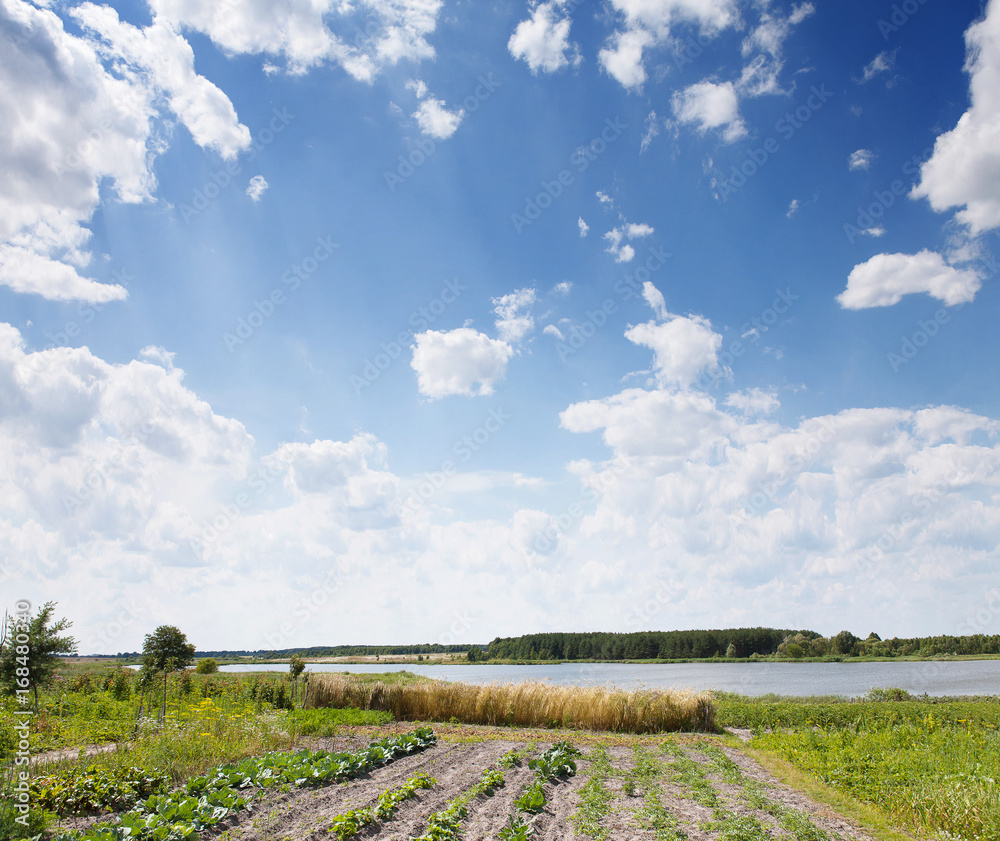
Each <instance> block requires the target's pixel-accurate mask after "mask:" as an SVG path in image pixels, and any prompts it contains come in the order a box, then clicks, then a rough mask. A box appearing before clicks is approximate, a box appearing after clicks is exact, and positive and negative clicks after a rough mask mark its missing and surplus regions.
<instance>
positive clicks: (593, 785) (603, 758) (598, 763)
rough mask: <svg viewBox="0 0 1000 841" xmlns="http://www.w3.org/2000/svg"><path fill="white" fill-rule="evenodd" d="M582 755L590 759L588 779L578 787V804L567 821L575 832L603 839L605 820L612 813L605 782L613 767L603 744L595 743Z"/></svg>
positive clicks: (609, 794)
mask: <svg viewBox="0 0 1000 841" xmlns="http://www.w3.org/2000/svg"><path fill="white" fill-rule="evenodd" d="M585 759H588V760H589V761H590V768H589V769H588V770H587V771H585V772H584V773H586V774H587V776H588V777H589V779H588V780H587V782H586V783H585V784H584V786H583V788H581V789H580V805H579V807H578V808H577V810H576V812H574V813H573V816H572V817H571V818H570V822H571V823H572V824H573V828H574V829H575V830H576V832H577V833H578V834H580V835H586V836H588V837H590V838H592V839H593V841H605V839H606V838H607V837H608V835H609V834H610V833H611V830H610V828H609V827H607V826H606V825H605V824H604V821H605V819H606V818H607V817H608V815H610V814H611V804H612V803H613V802H614V799H615V796H614V795H613V794H612V793H611V791H610V789H608V785H607V782H608V778H609V777H610V776H611V775H612V774H613V773H614V768H613V767H612V765H611V758H610V757H609V756H608V751H607V749H606V748H605V747H604V746H603V745H598V746H597V747H595V748H594V749H593V750H592V751H591V752H590V753H589V754H588V755H587V756H586V757H585Z"/></svg>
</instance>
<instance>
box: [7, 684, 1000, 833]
mask: <svg viewBox="0 0 1000 841" xmlns="http://www.w3.org/2000/svg"><path fill="white" fill-rule="evenodd" d="M312 680H313V685H312V686H311V687H310V691H309V695H308V707H309V708H307V709H301V708H300V707H301V704H302V701H303V694H304V693H303V691H302V687H301V686H295V685H292V684H290V683H289V682H288V681H287V679H285V677H284V676H282V675H275V674H273V673H271V674H266V675H245V676H233V675H226V676H220V675H197V674H195V675H192V674H188V675H184V676H175V677H174V678H172V679H171V683H170V692H169V698H168V707H167V720H166V723H165V724H159V723H158V722H157V721H156V720H155V718H154V716H155V714H156V711H157V708H158V700H157V698H156V693H155V692H153V693H150V694H149V695H147V696H145V697H143V696H142V695H141V694H140V695H138V696H137V695H136V693H135V689H136V687H135V686H134V685H133V684H134V683H135V676H134V675H128V674H123V673H122V672H121V671H118V670H110V671H108V670H105V671H104V672H101V671H97V672H89V673H88V672H87V671H81V670H77V671H76V672H75V673H70V674H67V675H66V676H65V677H64V678H63V679H62V680H61V681H60V682H59V684H58V685H57V686H55V687H53V689H52V690H50V691H47V692H46V693H44V695H43V699H42V707H41V710H40V712H39V714H38V715H36V716H35V717H34V719H33V730H32V733H31V737H30V741H31V747H32V753H33V754H36V764H35V765H34V766H33V767H32V771H31V792H30V799H31V803H32V805H33V806H34V811H33V813H32V816H33V819H34V821H35V824H34V828H33V830H32V832H31V833H24V835H25V836H26V837H27V836H30V835H31V834H37V833H39V832H40V831H42V830H43V824H44V823H47V828H46V829H45V830H44V831H45V832H46V835H45V836H44V837H47V838H53V839H59V840H60V841H71V839H83V841H111V839H115V841H117V839H121V838H125V837H129V838H143V837H149V838H160V839H169V840H170V841H173V839H182V838H210V837H219V838H225V839H269V841H270V839H275V841H277V839H285V838H288V839H299V838H314V839H319V838H327V839H328V838H336V839H342V838H350V837H354V836H357V837H359V838H385V839H389V838H399V839H407V838H410V837H413V838H421V839H425V841H434V840H435V839H437V840H438V841H441V839H452V838H458V837H461V838H464V839H477V838H483V839H486V838H490V839H497V838H499V839H514V841H516V839H528V838H532V839H536V841H537V839H563V838H565V839H570V838H583V839H593V841H618V839H652V841H660V839H668V840H669V841H678V839H685V838H687V839H706V841H708V840H709V839H710V840H711V841H715V839H719V841H763V839H771V838H776V839H802V841H825V839H829V841H837V839H841V841H850V840H851V839H879V841H881V840H882V839H905V838H941V839H944V838H950V839H968V841H972V839H1000V789H998V784H997V780H1000V742H998V731H997V727H998V725H1000V702H998V700H997V699H993V698H989V699H964V700H950V701H947V700H939V699H926V698H924V699H913V698H908V697H907V696H906V695H905V693H901V692H899V691H896V690H883V691H879V692H876V693H874V694H873V696H872V697H870V698H869V699H867V700H864V701H861V702H846V701H844V700H842V699H837V698H816V699H787V698H763V699H750V698H742V697H739V696H734V695H723V694H719V695H716V696H715V697H708V696H706V695H705V694H704V693H676V694H672V693H623V692H611V691H607V690H594V689H588V690H572V689H569V688H566V687H553V686H550V685H546V684H524V685H520V686H516V687H510V686H508V687H500V686H496V687H470V686H464V685H456V684H441V683H440V682H433V681H426V680H422V679H419V678H416V677H415V676H413V675H407V674H405V673H393V674H392V675H391V676H389V675H371V676H365V677H359V676H353V677H350V678H347V677H345V676H339V675H338V676H329V677H326V678H324V679H323V680H320V681H317V680H316V676H313V679H312ZM126 684H127V685H126ZM328 703H329V704H333V705H334V706H333V707H327V706H325V705H326V704H328ZM4 704H5V706H3V707H2V708H0V725H3V729H2V730H0V732H2V733H4V734H7V733H8V732H9V730H10V726H9V725H10V715H11V711H12V708H11V706H10V704H8V703H7V702H6V701H5V702H4ZM348 704H352V705H354V707H362V708H361V709H358V708H347V709H341V708H338V707H342V706H347V705H348ZM317 705H318V706H317ZM140 707H141V709H142V712H143V715H142V716H140V717H137V713H138V712H139V709H140ZM706 710H707V712H706ZM515 711H516V715H515ZM658 716H659V717H658ZM525 722H533V723H525ZM723 728H728V729H729V730H730V731H731V732H723ZM692 730H701V731H702V732H684V731H692ZM705 730H710V731H714V732H704V731H705ZM665 731H671V732H665ZM102 746H103V748H104V749H105V750H104V752H97V751H99V750H100V748H101V747H102ZM11 755H12V744H11V743H10V741H9V740H8V741H6V742H3V741H0V759H2V758H4V757H7V758H8V759H9V758H10V756H11ZM39 755H40V756H39ZM39 760H40V761H39ZM788 782H791V783H792V784H793V785H794V787H790V786H789V785H788V784H787V783H788ZM4 783H5V780H4V779H3V774H2V773H0V786H2V785H4ZM806 791H807V792H808V794H805V793H803V792H806ZM9 818H10V813H9V812H8V815H7V823H6V824H5V823H4V818H3V817H2V812H0V837H8V836H11V837H14V836H15V833H16V832H18V831H20V830H21V829H22V828H20V827H17V826H14V825H12V824H11V823H10V820H9ZM102 822H103V824H105V828H103V829H101V828H96V829H95V828H93V827H94V826H95V825H100V824H101V823H102Z"/></svg>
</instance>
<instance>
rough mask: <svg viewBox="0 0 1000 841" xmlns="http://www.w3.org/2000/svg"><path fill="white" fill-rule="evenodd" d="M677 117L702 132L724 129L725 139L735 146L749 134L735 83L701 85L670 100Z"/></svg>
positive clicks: (675, 95) (685, 89)
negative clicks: (741, 113)
mask: <svg viewBox="0 0 1000 841" xmlns="http://www.w3.org/2000/svg"><path fill="white" fill-rule="evenodd" d="M670 105H671V107H672V108H673V111H674V116H675V117H676V118H677V119H678V120H679V121H680V122H681V123H684V124H686V125H689V124H694V125H695V128H696V129H697V130H698V132H699V133H701V134H704V133H705V132H707V131H709V130H710V129H722V139H723V141H724V142H726V143H734V142H735V141H737V140H739V139H740V138H741V137H745V136H746V134H747V129H746V125H745V124H744V123H743V119H742V118H741V117H740V100H739V96H737V94H736V88H735V87H734V86H733V83H732V82H723V83H720V84H716V83H715V82H698V83H696V84H693V85H690V86H688V87H686V88H684V90H682V91H677V92H675V93H674V95H673V97H672V98H671V101H670Z"/></svg>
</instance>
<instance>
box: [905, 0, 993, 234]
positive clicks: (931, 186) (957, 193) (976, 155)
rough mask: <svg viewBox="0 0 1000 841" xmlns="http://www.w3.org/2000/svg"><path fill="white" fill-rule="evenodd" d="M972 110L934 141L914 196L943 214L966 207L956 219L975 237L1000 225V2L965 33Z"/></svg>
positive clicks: (966, 63) (912, 193)
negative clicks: (922, 199) (926, 201)
mask: <svg viewBox="0 0 1000 841" xmlns="http://www.w3.org/2000/svg"><path fill="white" fill-rule="evenodd" d="M965 43H966V48H967V51H968V53H967V58H966V62H965V69H966V72H968V73H969V75H970V77H971V79H970V83H969V91H970V98H971V100H972V102H971V105H970V106H969V109H968V110H967V111H966V112H965V113H964V114H963V115H962V116H961V118H960V119H959V121H958V124H957V125H956V126H955V128H953V129H952V130H951V131H949V132H946V133H945V134H942V135H941V136H940V137H938V139H937V141H936V142H935V143H934V153H933V155H932V156H931V158H930V160H928V161H927V162H926V163H924V165H923V166H922V167H921V169H920V183H919V184H917V185H916V186H915V187H914V188H913V191H912V192H911V193H910V196H911V198H925V199H927V200H928V201H929V202H930V205H931V207H933V208H934V210H936V211H938V212H939V213H941V212H944V211H946V210H950V209H951V208H955V207H958V208H962V209H961V210H959V211H958V212H957V213H956V214H955V218H956V219H957V220H958V221H959V222H960V223H961V224H962V225H965V226H966V227H967V228H968V229H969V231H970V232H971V233H972V234H973V235H974V236H975V235H979V234H981V233H983V232H984V231H989V230H992V229H994V228H997V227H1000V2H997V0H991V2H990V3H989V4H988V5H987V7H986V14H985V16H984V18H983V19H982V20H980V21H978V22H977V23H974V24H973V25H972V26H970V27H969V29H968V30H967V31H966V33H965Z"/></svg>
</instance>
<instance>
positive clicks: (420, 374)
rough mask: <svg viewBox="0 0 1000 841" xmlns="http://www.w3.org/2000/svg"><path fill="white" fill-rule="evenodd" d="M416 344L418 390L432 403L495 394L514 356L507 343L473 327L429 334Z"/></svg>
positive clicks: (420, 336) (420, 335)
mask: <svg viewBox="0 0 1000 841" xmlns="http://www.w3.org/2000/svg"><path fill="white" fill-rule="evenodd" d="M414 340H415V341H416V345H415V346H414V348H413V359H412V360H411V362H410V367H412V368H413V370H414V371H416V372H417V388H418V390H419V391H420V393H421V394H422V395H424V397H429V398H431V399H432V400H437V399H440V398H442V397H448V396H450V395H455V394H461V395H467V396H473V395H482V394H492V393H493V386H494V384H495V383H496V382H498V381H499V380H501V379H503V376H504V373H505V372H506V370H507V361H508V360H509V359H510V358H511V356H513V354H514V349H513V348H512V347H511V346H510V345H509V344H507V343H506V342H503V341H498V340H496V339H491V338H490V337H489V336H487V335H485V334H483V333H480V332H478V331H477V330H473V329H472V328H471V327H459V328H458V329H456V330H450V331H438V330H427V331H426V332H424V333H418V334H417V335H416V336H414Z"/></svg>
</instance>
